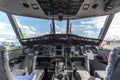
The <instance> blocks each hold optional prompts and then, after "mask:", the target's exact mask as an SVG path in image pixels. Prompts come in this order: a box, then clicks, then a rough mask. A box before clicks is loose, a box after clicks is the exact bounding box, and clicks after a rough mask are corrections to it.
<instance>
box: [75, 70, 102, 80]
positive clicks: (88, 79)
mask: <svg viewBox="0 0 120 80" xmlns="http://www.w3.org/2000/svg"><path fill="white" fill-rule="evenodd" d="M77 72H78V74H79V75H80V78H81V80H101V79H100V78H96V77H92V76H91V75H90V74H89V73H88V72H87V71H86V70H78V71H77Z"/></svg>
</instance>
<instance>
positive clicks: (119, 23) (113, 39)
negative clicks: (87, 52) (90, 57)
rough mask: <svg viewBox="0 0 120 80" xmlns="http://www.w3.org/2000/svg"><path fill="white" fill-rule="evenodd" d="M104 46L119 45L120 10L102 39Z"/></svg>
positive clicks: (112, 46) (113, 46)
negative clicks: (103, 39)
mask: <svg viewBox="0 0 120 80" xmlns="http://www.w3.org/2000/svg"><path fill="white" fill-rule="evenodd" d="M105 43H106V44H105ZM104 47H105V48H108V47H109V48H111V49H113V48H115V47H120V12H119V13H116V14H115V16H114V18H113V21H112V23H111V25H110V27H109V29H108V32H107V34H106V36H105V41H104Z"/></svg>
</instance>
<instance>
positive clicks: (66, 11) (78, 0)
mask: <svg viewBox="0 0 120 80" xmlns="http://www.w3.org/2000/svg"><path fill="white" fill-rule="evenodd" d="M37 2H38V3H39V5H40V6H41V8H42V10H43V11H44V13H45V14H46V15H59V14H62V15H76V14H77V12H78V10H79V9H80V7H81V5H82V4H83V2H84V0H37Z"/></svg>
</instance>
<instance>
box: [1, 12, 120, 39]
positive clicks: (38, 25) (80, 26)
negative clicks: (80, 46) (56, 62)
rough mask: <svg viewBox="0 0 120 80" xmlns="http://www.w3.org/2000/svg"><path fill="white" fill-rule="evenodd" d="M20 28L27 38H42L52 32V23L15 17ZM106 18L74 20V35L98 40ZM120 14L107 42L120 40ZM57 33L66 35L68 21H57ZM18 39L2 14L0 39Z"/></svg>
mask: <svg viewBox="0 0 120 80" xmlns="http://www.w3.org/2000/svg"><path fill="white" fill-rule="evenodd" d="M15 18H16V20H17V23H18V26H19V28H20V30H21V32H22V34H24V35H25V38H29V37H36V36H41V35H44V34H49V33H50V32H51V25H50V24H51V21H50V20H43V19H38V18H29V17H21V16H15ZM105 19H106V16H102V17H95V18H87V19H78V20H72V21H70V23H71V31H72V34H77V35H79V36H85V37H91V38H98V36H99V33H100V30H101V28H102V27H103V25H104V22H105ZM119 21H120V13H117V14H116V15H115V17H114V19H113V21H112V23H111V25H110V28H109V30H108V32H107V35H106V36H105V39H106V40H120V22H119ZM55 23H56V24H55V26H56V27H55V28H56V33H57V34H60V33H66V21H64V20H63V21H55ZM2 38H6V39H16V35H15V33H14V31H13V29H12V26H11V24H10V22H9V20H8V18H7V16H6V14H5V13H3V12H0V39H2Z"/></svg>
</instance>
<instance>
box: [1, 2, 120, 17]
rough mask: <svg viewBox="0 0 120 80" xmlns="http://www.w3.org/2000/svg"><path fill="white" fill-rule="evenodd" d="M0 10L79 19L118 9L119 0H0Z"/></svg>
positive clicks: (14, 13) (101, 14)
mask: <svg viewBox="0 0 120 80" xmlns="http://www.w3.org/2000/svg"><path fill="white" fill-rule="evenodd" d="M0 10H1V11H4V12H7V13H11V14H13V15H20V16H30V17H37V18H44V19H52V18H53V17H54V19H67V18H70V19H79V18H84V17H93V16H103V15H109V14H113V13H117V12H119V11H120V0H0Z"/></svg>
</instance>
